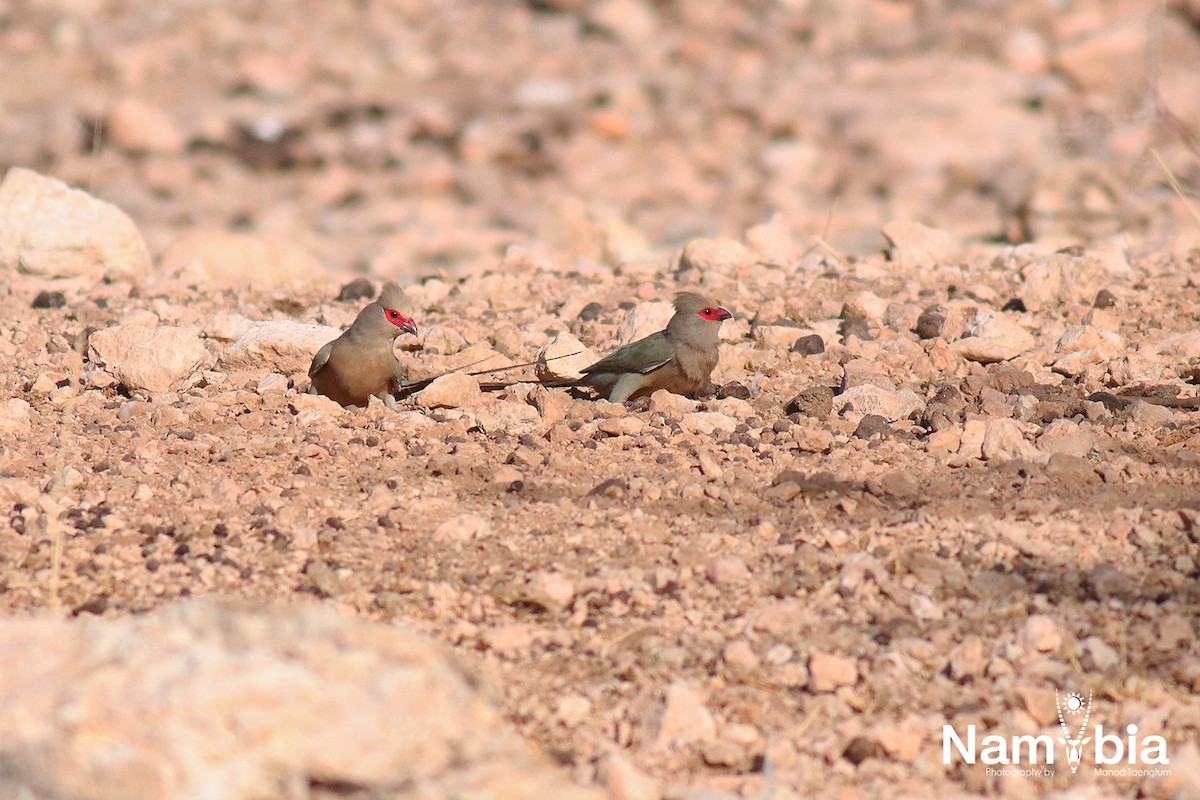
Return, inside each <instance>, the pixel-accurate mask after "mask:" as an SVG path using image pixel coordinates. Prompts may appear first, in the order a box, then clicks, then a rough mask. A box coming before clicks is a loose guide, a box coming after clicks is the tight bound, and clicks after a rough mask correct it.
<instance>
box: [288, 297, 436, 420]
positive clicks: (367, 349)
mask: <svg viewBox="0 0 1200 800" xmlns="http://www.w3.org/2000/svg"><path fill="white" fill-rule="evenodd" d="M413 313H414V312H413V307H412V303H411V302H410V301H409V299H408V297H407V296H405V294H404V292H403V291H402V290H401V289H400V287H399V286H397V285H396V284H395V283H393V282H391V281H388V282H387V283H385V284H384V285H383V289H382V290H381V291H380V292H379V299H378V300H376V301H375V302H373V303H371V304H370V305H368V306H367V307H366V308H364V309H363V310H362V311H360V312H359V313H358V316H357V317H356V318H355V320H354V322H353V324H351V325H350V327H349V328H347V329H346V331H345V332H344V333H343V334H342V335H341V336H339V337H338V338H336V339H334V340H333V341H332V342H330V343H329V344H327V345H325V346H324V347H322V348H321V349H320V350H318V351H317V354H316V355H315V356H314V357H313V360H312V365H311V366H309V368H308V377H309V378H310V379H311V380H312V384H311V385H310V386H309V389H308V391H309V393H310V394H323V395H325V396H326V397H328V398H330V399H331V400H335V401H336V402H338V403H341V404H342V405H344V406H365V405H366V404H367V400H368V399H369V398H371V397H378V398H379V399H380V400H382V401H383V402H384V403H385V404H386V405H387V407H388V408H390V409H392V410H395V409H396V399H395V397H394V396H393V392H397V391H399V390H400V386H401V383H402V382H403V379H404V369H403V367H401V366H400V362H399V361H397V360H396V354H395V353H394V352H393V351H392V342H393V341H395V339H396V337H397V336H399V335H400V334H402V333H411V334H413V335H416V333H417V324H416V322H414V321H413Z"/></svg>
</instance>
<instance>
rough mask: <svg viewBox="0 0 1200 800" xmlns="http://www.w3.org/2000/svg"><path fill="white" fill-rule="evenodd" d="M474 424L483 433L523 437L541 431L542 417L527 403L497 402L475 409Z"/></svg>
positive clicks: (513, 401) (516, 401)
mask: <svg viewBox="0 0 1200 800" xmlns="http://www.w3.org/2000/svg"><path fill="white" fill-rule="evenodd" d="M475 422H476V424H478V425H479V427H480V428H482V429H483V430H484V432H485V433H503V434H507V435H508V436H523V435H525V434H527V433H535V432H538V431H541V429H542V415H541V414H539V413H538V410H537V409H536V408H534V407H533V406H531V405H529V404H528V403H523V402H521V401H519V400H498V401H494V402H491V403H484V404H483V405H481V406H479V407H478V408H476V409H475Z"/></svg>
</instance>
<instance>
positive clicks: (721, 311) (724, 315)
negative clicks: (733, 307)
mask: <svg viewBox="0 0 1200 800" xmlns="http://www.w3.org/2000/svg"><path fill="white" fill-rule="evenodd" d="M723 319H733V314H730V313H729V309H727V308H721V307H720V306H718V307H717V320H718V321H720V320H723Z"/></svg>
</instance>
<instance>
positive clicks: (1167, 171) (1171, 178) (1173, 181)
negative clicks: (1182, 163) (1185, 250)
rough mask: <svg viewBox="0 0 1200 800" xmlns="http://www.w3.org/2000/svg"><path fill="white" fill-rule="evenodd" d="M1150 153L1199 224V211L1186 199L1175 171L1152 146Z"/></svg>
mask: <svg viewBox="0 0 1200 800" xmlns="http://www.w3.org/2000/svg"><path fill="white" fill-rule="evenodd" d="M1150 155H1152V156H1154V160H1155V161H1157V162H1158V165H1159V166H1160V167H1162V171H1163V173H1164V174H1165V175H1166V176H1167V180H1168V181H1170V183H1171V188H1172V189H1174V190H1175V194H1177V195H1179V199H1180V200H1182V201H1183V205H1184V207H1185V208H1187V210H1188V213H1189V214H1191V215H1192V219H1194V220H1195V221H1196V225H1198V226H1200V212H1197V211H1196V207H1195V206H1194V205H1192V201H1191V200H1188V199H1187V195H1185V194H1184V193H1183V187H1181V186H1180V185H1179V181H1178V180H1176V179H1175V173H1173V172H1171V168H1170V167H1168V166H1167V162H1165V161H1163V159H1162V156H1160V155H1159V154H1158V151H1157V150H1155V149H1154V148H1151V149H1150Z"/></svg>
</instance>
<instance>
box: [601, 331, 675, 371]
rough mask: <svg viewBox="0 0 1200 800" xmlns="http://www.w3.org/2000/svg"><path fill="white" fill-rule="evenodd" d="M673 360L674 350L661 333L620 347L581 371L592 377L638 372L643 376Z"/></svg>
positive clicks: (665, 336)
mask: <svg viewBox="0 0 1200 800" xmlns="http://www.w3.org/2000/svg"><path fill="white" fill-rule="evenodd" d="M674 358H675V348H674V346H672V344H671V341H670V340H669V339H668V338H667V335H666V334H665V333H663V332H662V331H659V332H658V333H652V334H650V335H649V336H647V337H646V338H645V339H638V340H637V341H636V342H632V343H630V344H627V345H625V346H624V347H621V348H619V349H617V350H615V351H613V352H612V353H610V354H609V355H607V356H605V357H604V358H602V359H600V360H599V361H597V362H596V363H595V364H592V365H591V366H590V367H587V368H585V369H584V370H583V372H584V373H586V374H588V375H592V374H595V373H599V372H612V373H620V372H639V373H641V374H643V375H645V374H646V373H648V372H653V371H654V370H656V369H658V368H659V367H663V366H665V365H667V364H669V363H671V361H672V360H673V359H674Z"/></svg>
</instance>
